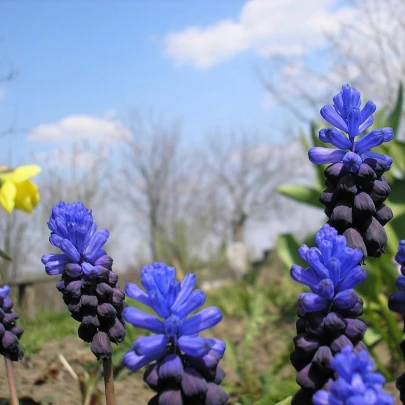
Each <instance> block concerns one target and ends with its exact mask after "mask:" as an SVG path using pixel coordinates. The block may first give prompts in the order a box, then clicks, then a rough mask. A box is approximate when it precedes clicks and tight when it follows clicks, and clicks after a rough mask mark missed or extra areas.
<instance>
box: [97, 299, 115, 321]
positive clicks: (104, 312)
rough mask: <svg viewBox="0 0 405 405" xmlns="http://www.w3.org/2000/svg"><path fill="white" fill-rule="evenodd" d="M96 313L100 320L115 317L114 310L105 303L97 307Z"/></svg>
mask: <svg viewBox="0 0 405 405" xmlns="http://www.w3.org/2000/svg"><path fill="white" fill-rule="evenodd" d="M97 313H98V315H99V316H100V317H101V318H110V319H111V318H115V317H116V316H117V311H116V310H115V308H114V307H113V306H112V305H111V304H109V303H107V302H105V303H103V304H99V305H97Z"/></svg>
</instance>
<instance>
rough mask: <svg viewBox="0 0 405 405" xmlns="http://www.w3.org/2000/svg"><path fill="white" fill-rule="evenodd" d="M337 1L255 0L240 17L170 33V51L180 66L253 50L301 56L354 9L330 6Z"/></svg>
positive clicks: (209, 62) (167, 40)
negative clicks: (332, 9)
mask: <svg viewBox="0 0 405 405" xmlns="http://www.w3.org/2000/svg"><path fill="white" fill-rule="evenodd" d="M335 2H336V0H306V1H302V0H283V1H274V0H250V1H248V2H247V3H245V5H244V6H243V7H242V10H241V12H240V14H239V17H238V18H237V20H236V21H235V20H229V19H227V20H221V21H219V22H217V23H215V24H213V25H211V26H208V27H198V26H193V27H188V28H186V29H185V30H184V31H181V32H171V33H168V34H167V35H166V36H165V38H164V43H165V51H166V54H167V55H168V56H169V57H171V58H172V59H174V61H175V63H176V65H178V66H179V65H184V64H190V65H192V66H194V67H196V68H199V69H205V68H209V67H211V66H214V65H216V64H218V63H221V62H224V61H226V60H228V59H230V58H232V57H233V56H235V55H237V54H239V53H241V52H244V51H248V50H253V51H255V52H256V53H257V54H259V55H261V56H265V57H268V56H273V55H300V54H302V53H304V52H305V51H306V50H308V49H309V48H312V47H317V46H320V45H321V44H322V43H323V41H324V38H323V35H322V33H323V32H325V31H326V32H329V33H330V32H335V31H336V30H338V24H337V22H338V20H340V19H342V18H348V16H350V15H351V13H352V8H351V7H349V6H345V7H341V8H339V9H337V10H335V11H333V12H332V11H329V7H330V6H332V5H333V4H334V3H335Z"/></svg>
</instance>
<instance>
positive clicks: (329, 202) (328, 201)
mask: <svg viewBox="0 0 405 405" xmlns="http://www.w3.org/2000/svg"><path fill="white" fill-rule="evenodd" d="M338 199H339V193H338V192H337V190H336V187H334V186H332V187H328V188H327V189H326V190H324V191H323V192H322V193H321V195H320V196H319V201H320V202H321V203H322V204H323V205H326V206H327V207H334V206H335V205H336V203H337V202H338V201H339V200H338Z"/></svg>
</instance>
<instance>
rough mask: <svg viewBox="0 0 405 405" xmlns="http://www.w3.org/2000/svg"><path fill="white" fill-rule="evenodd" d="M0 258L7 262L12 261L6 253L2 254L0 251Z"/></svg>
mask: <svg viewBox="0 0 405 405" xmlns="http://www.w3.org/2000/svg"><path fill="white" fill-rule="evenodd" d="M0 257H1V258H2V259H4V260H7V261H9V262H12V261H13V259H12V258H11V257H10V256H9V255H8V254H7V253H5V252H3V251H2V250H1V249H0Z"/></svg>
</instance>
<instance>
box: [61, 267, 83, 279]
mask: <svg viewBox="0 0 405 405" xmlns="http://www.w3.org/2000/svg"><path fill="white" fill-rule="evenodd" d="M64 271H65V274H66V275H67V276H68V277H70V278H72V279H74V278H79V277H80V276H81V275H82V266H80V264H77V263H67V264H65V267H64Z"/></svg>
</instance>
